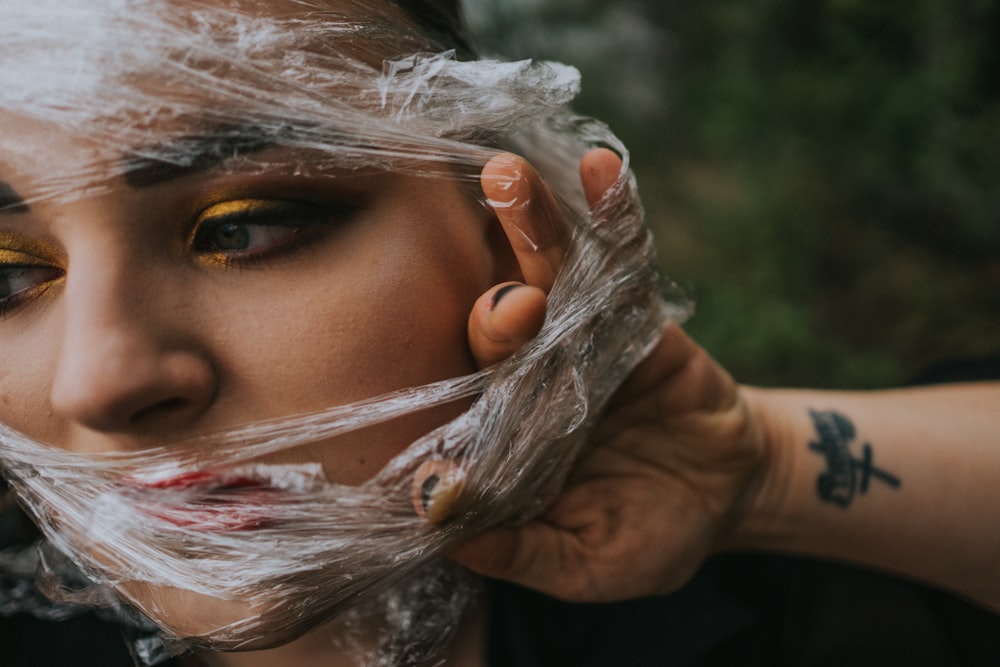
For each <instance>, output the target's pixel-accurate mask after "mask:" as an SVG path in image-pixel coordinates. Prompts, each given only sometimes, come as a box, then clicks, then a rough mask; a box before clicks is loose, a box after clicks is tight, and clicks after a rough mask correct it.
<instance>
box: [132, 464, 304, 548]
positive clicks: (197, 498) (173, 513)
mask: <svg viewBox="0 0 1000 667" xmlns="http://www.w3.org/2000/svg"><path fill="white" fill-rule="evenodd" d="M267 468H277V469H280V470H282V472H284V473H286V474H284V475H280V476H281V477H284V478H285V479H284V480H283V481H284V482H285V484H276V483H275V479H274V478H273V476H272V475H270V474H268V472H267V470H266V469H267ZM289 468H291V469H293V471H291V472H293V474H292V475H291V477H292V478H297V479H292V480H290V479H288V474H287V473H288V472H290V471H289V470H288V469H289ZM295 472H297V473H298V474H294V473H295ZM305 472H306V471H305V470H303V467H301V466H277V467H274V466H248V467H246V468H240V469H237V470H231V471H221V472H215V471H207V470H193V471H186V472H182V473H179V474H176V475H172V476H167V477H161V476H156V477H149V478H139V477H130V478H128V479H125V480H123V481H122V483H121V487H120V489H119V490H120V491H121V492H122V493H123V494H124V495H125V496H126V497H127V499H128V500H129V502H130V504H131V505H132V506H133V507H135V508H136V509H138V510H139V511H141V512H143V513H144V514H147V515H149V516H151V517H154V518H156V519H161V520H163V521H166V522H168V523H170V524H173V525H174V526H178V527H180V528H187V529H191V530H201V531H209V532H232V531H247V530H259V529H262V528H267V527H269V526H273V525H275V524H276V523H279V516H278V515H279V514H280V511H281V505H282V504H283V503H282V502H281V501H282V500H286V501H287V500H288V496H289V495H290V494H291V493H292V492H294V491H301V490H303V489H302V488H301V487H302V486H303V484H302V482H303V481H305V480H304V478H303V473H305ZM316 472H317V469H316V468H314V467H312V466H308V475H307V477H308V478H309V479H311V480H312V482H313V484H308V485H307V486H315V482H316V478H315V475H316ZM289 481H293V482H297V483H293V484H291V485H289V484H288V482H289ZM294 487H298V488H294Z"/></svg>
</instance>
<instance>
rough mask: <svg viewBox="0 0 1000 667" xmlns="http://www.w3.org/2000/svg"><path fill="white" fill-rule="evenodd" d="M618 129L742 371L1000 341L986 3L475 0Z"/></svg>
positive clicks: (834, 374)
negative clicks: (576, 73)
mask: <svg viewBox="0 0 1000 667" xmlns="http://www.w3.org/2000/svg"><path fill="white" fill-rule="evenodd" d="M468 4H469V11H468V13H469V16H470V19H471V20H472V23H473V24H474V26H475V27H476V30H477V32H478V33H479V36H480V41H481V42H485V43H486V50H487V51H499V52H502V53H504V54H505V55H507V56H513V57H543V58H553V59H558V60H563V61H566V62H570V63H572V64H575V65H577V66H578V67H580V69H581V70H582V71H583V73H584V94H583V95H582V96H581V98H580V99H579V101H578V104H577V108H578V109H579V110H580V111H582V112H584V113H587V114H589V115H594V116H597V117H600V118H603V119H605V120H607V121H609V122H610V124H611V125H612V127H613V128H614V129H615V130H616V131H617V132H618V134H619V135H620V136H622V137H623V138H624V139H625V140H626V142H627V143H628V144H629V145H631V146H632V147H633V160H634V163H633V164H634V168H635V170H636V172H637V174H638V177H639V182H640V187H641V188H642V193H643V197H644V200H645V202H646V206H647V211H648V214H649V219H650V223H651V224H652V225H653V228H654V231H655V233H656V234H657V237H658V239H659V243H660V254H661V262H662V265H663V268H664V270H665V271H666V272H667V273H668V274H670V275H671V276H672V277H673V278H674V279H675V280H677V281H678V282H680V283H681V284H682V285H683V286H685V287H686V288H687V289H688V290H689V292H690V293H691V295H692V296H693V297H694V298H695V300H696V301H697V304H698V305H697V314H696V316H695V317H694V319H693V320H692V321H691V322H690V323H689V324H688V329H689V330H690V331H691V332H692V333H693V334H694V335H695V336H696V337H697V338H698V339H699V341H700V342H702V343H703V344H704V345H705V346H706V347H707V348H708V349H709V350H710V351H711V352H712V353H713V354H714V355H715V356H716V357H717V358H718V359H720V361H722V362H723V363H724V364H725V365H726V366H727V367H728V368H729V369H730V370H731V371H732V372H733V373H734V375H736V376H737V377H738V378H739V379H741V380H743V381H746V382H752V383H758V384H783V385H789V384H798V385H809V386H818V387H879V386H886V385H891V384H898V383H901V382H905V381H906V380H907V378H909V377H911V376H912V375H913V374H914V373H916V372H918V371H919V370H921V369H923V368H925V367H927V366H928V365H931V364H933V363H935V362H940V361H944V360H948V359H955V358H967V357H974V356H978V355H997V354H1000V4H998V3H994V2H989V1H984V0H953V1H952V2H948V3H943V2H939V1H938V0H911V1H910V2H902V1H900V0H888V1H887V2H882V3H871V2H862V1H861V0H754V1H751V0H728V1H720V2H715V3H680V2H676V0H648V1H647V2H641V1H638V0H633V1H631V2H616V3H611V2H607V1H605V0H589V1H588V0H468Z"/></svg>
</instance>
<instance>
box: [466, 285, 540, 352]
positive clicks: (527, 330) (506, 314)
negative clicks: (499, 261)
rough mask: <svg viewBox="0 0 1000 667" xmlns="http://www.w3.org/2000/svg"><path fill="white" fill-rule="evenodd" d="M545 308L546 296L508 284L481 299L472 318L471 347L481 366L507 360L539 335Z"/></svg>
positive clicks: (530, 289) (470, 324)
mask: <svg viewBox="0 0 1000 667" xmlns="http://www.w3.org/2000/svg"><path fill="white" fill-rule="evenodd" d="M545 305H546V301H545V292H543V291H542V290H541V289H539V288H538V287H532V286H530V285H524V284H522V283H504V284H502V285H499V286H497V287H496V288H494V289H493V290H491V291H489V292H486V293H485V294H483V295H482V296H481V297H479V299H477V300H476V303H475V305H474V306H473V307H472V313H471V314H470V315H469V347H470V349H471V350H472V356H473V358H474V359H475V360H476V363H477V364H478V366H479V367H480V368H485V367H486V366H492V365H493V364H495V363H497V362H499V361H502V360H504V359H506V358H507V357H509V356H510V355H511V354H513V353H514V352H516V351H517V350H518V349H519V348H520V347H521V346H522V345H524V344H525V343H527V342H528V341H529V340H531V339H532V338H534V337H535V336H536V335H538V332H539V331H541V329H542V324H543V323H544V322H545Z"/></svg>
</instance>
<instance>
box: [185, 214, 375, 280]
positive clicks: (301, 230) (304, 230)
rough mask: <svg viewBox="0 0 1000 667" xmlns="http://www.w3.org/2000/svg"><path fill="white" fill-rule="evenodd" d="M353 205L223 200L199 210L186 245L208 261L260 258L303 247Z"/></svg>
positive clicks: (344, 216) (342, 217)
mask: <svg viewBox="0 0 1000 667" xmlns="http://www.w3.org/2000/svg"><path fill="white" fill-rule="evenodd" d="M356 210H357V207H356V206H354V205H352V204H349V203H324V204H313V203H308V202H299V201H292V200H285V199H239V200H232V201H225V202H222V203H218V204H214V205H212V206H209V207H208V208H206V209H205V210H204V211H202V212H201V213H200V214H199V215H198V218H197V220H196V222H195V227H194V232H193V235H192V238H191V242H190V245H191V249H192V251H193V252H194V253H196V254H197V255H198V256H199V257H201V258H203V259H208V260H210V261H217V262H220V263H224V264H239V263H241V262H245V263H250V262H253V261H263V260H266V259H269V258H271V257H277V256H280V255H282V254H285V253H287V252H290V251H292V250H295V249H297V248H299V247H301V246H302V245H303V244H305V243H307V242H308V241H310V240H312V239H314V238H315V237H316V236H317V235H318V234H321V233H322V232H323V231H326V230H330V229H332V228H334V227H336V226H337V225H338V224H340V223H344V222H346V221H347V220H348V219H349V218H350V217H351V216H352V215H353V214H354V212H355V211H356Z"/></svg>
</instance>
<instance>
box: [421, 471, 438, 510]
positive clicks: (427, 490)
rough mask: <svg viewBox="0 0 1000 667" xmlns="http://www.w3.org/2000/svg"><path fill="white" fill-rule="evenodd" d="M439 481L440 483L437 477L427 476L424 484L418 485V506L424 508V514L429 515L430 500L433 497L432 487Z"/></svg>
mask: <svg viewBox="0 0 1000 667" xmlns="http://www.w3.org/2000/svg"><path fill="white" fill-rule="evenodd" d="M439 481H441V478H440V477H439V476H437V475H428V476H427V479H425V480H424V483H423V484H421V485H420V504H421V505H423V507H424V514H429V512H428V510H429V509H430V505H431V499H432V498H433V497H434V487H435V486H437V484H438V482H439Z"/></svg>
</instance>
